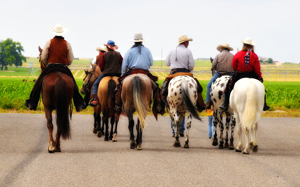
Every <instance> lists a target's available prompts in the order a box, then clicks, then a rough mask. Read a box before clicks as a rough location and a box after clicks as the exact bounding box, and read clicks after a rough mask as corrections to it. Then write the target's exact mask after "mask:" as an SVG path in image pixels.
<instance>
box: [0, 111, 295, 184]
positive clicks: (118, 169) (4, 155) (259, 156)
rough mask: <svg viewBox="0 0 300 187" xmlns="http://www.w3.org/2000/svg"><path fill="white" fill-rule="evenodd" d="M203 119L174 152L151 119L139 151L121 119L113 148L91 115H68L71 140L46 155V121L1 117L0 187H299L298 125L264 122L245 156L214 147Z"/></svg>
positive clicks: (166, 127)
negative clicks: (94, 129) (96, 130)
mask: <svg viewBox="0 0 300 187" xmlns="http://www.w3.org/2000/svg"><path fill="white" fill-rule="evenodd" d="M202 120H203V122H199V121H196V120H193V123H192V129H191V131H190V136H191V138H190V148H189V149H184V148H175V147H173V146H172V145H173V143H174V138H172V137H171V129H170V119H169V117H159V120H158V122H156V121H155V120H154V118H153V117H150V118H149V119H148V120H147V122H148V125H147V127H146V129H145V131H144V138H143V141H144V143H143V150H142V151H137V150H132V149H130V148H129V146H130V141H129V132H128V129H127V126H128V121H127V118H125V117H124V116H123V117H122V118H121V120H120V123H119V128H118V142H111V141H110V142H104V140H103V138H101V139H99V138H97V137H96V135H94V134H93V133H92V123H93V117H92V115H73V119H72V121H71V123H72V125H71V128H72V139H71V140H67V141H62V143H61V145H62V146H61V148H62V152H61V153H54V154H49V153H48V152H47V147H48V130H47V127H46V120H45V117H44V115H42V114H0V186H1V187H2V186H93V187H94V186H300V141H299V140H300V138H299V135H300V119H299V118H262V119H261V120H260V123H259V129H258V145H259V147H258V152H256V153H253V152H250V154H249V155H243V154H242V153H237V152H235V151H232V150H228V149H223V150H220V149H218V148H217V147H213V146H212V145H211V143H212V140H211V139H208V135H207V117H203V118H202ZM235 134H236V133H235ZM180 140H181V144H182V145H183V144H184V140H183V138H181V139H180ZM234 143H235V146H236V145H237V136H235V142H234Z"/></svg>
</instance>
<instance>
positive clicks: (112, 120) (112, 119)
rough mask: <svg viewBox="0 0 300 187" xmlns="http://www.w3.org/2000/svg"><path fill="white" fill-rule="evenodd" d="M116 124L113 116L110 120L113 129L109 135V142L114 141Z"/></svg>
mask: <svg viewBox="0 0 300 187" xmlns="http://www.w3.org/2000/svg"><path fill="white" fill-rule="evenodd" d="M114 123H115V116H112V117H111V118H110V125H111V128H110V133H109V134H110V135H109V140H112V139H113V133H114Z"/></svg>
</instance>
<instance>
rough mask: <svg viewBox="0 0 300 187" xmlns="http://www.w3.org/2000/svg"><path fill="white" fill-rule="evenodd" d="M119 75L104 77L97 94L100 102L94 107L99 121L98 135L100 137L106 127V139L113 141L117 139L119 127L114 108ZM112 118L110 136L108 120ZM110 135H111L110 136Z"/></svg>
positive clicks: (96, 119)
mask: <svg viewBox="0 0 300 187" xmlns="http://www.w3.org/2000/svg"><path fill="white" fill-rule="evenodd" d="M118 78H119V77H115V76H114V77H111V76H106V77H104V78H102V80H101V81H100V83H99V87H98V92H97V96H98V99H99V104H98V105H97V106H96V107H94V111H95V114H94V116H96V117H95V121H97V126H96V127H95V128H96V132H97V136H98V137H99V138H100V137H101V136H102V134H103V132H104V128H105V132H104V135H105V137H104V140H105V141H108V140H109V139H110V140H113V142H116V141H117V127H118V121H119V120H118V119H119V118H117V119H116V117H115V110H114V102H115V101H114V94H115V93H114V91H115V89H116V85H117V84H119V81H118ZM101 112H102V114H103V116H102V124H103V125H102V128H101V126H100V119H101V118H100V119H99V117H100V113H101ZM109 118H110V123H111V129H110V136H109V133H108V120H109ZM115 121H116V125H115V128H114V124H115ZM108 136H109V137H108Z"/></svg>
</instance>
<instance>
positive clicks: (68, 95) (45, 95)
mask: <svg viewBox="0 0 300 187" xmlns="http://www.w3.org/2000/svg"><path fill="white" fill-rule="evenodd" d="M39 51H40V63H41V53H42V49H41V48H40V47H39ZM40 65H41V69H42V71H43V70H44V68H45V65H43V64H42V63H41V64H40ZM74 86H75V85H74V82H73V79H72V78H71V77H69V76H68V75H66V74H64V73H61V72H54V73H50V74H48V75H46V76H45V77H44V78H43V82H42V100H43V104H44V110H45V116H46V119H47V127H48V131H49V146H48V152H49V153H54V152H60V151H61V149H60V136H62V138H63V139H68V138H70V137H71V131H70V122H69V113H68V111H69V107H70V108H72V107H71V106H70V104H71V101H72V97H73V92H74ZM55 109H56V125H57V131H56V138H55V140H54V139H53V135H52V133H53V124H52V111H53V110H55ZM70 111H71V110H70ZM70 115H71V114H70Z"/></svg>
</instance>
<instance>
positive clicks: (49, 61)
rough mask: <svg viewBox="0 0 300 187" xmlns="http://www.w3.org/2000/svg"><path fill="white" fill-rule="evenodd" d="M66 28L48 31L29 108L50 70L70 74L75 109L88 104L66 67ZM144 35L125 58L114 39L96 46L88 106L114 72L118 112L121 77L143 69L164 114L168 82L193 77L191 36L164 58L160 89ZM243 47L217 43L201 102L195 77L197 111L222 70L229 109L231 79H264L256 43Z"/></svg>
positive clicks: (138, 36)
mask: <svg viewBox="0 0 300 187" xmlns="http://www.w3.org/2000/svg"><path fill="white" fill-rule="evenodd" d="M67 31H68V30H67V29H66V28H64V27H62V26H61V25H60V24H57V25H56V26H55V27H52V28H51V32H52V33H53V34H54V35H55V36H54V38H53V39H51V40H49V41H48V42H47V43H46V45H45V47H44V48H43V51H42V53H41V56H40V60H41V67H42V66H44V67H45V68H44V69H42V73H41V75H40V76H39V78H38V80H37V81H36V83H35V85H34V88H33V89H32V91H31V94H30V99H28V100H26V103H25V105H26V106H27V107H28V108H29V109H30V110H36V108H37V105H38V101H39V97H40V92H41V89H42V80H43V77H44V76H45V75H47V74H49V73H51V72H55V71H59V72H62V73H65V74H67V75H69V76H70V77H72V79H73V81H74V85H75V86H74V94H73V100H74V105H75V107H76V111H77V112H79V111H81V110H82V109H85V108H86V107H87V103H85V102H84V100H83V98H82V97H81V95H80V93H79V90H78V87H77V84H76V82H75V79H74V77H73V75H72V73H71V71H70V70H69V68H68V66H69V65H71V64H72V61H73V59H74V56H73V52H72V48H71V45H70V43H69V42H67V41H66V40H65V39H64V38H63V35H65V34H66V32H67ZM143 41H144V39H143V36H142V34H141V33H136V34H134V40H133V42H134V45H133V46H132V47H131V48H130V49H129V50H128V51H127V52H126V54H125V56H124V58H123V57H122V55H121V54H120V53H119V52H117V51H116V50H117V49H118V46H117V45H116V44H115V42H114V41H112V40H109V41H108V42H107V43H106V44H104V46H102V47H99V48H97V50H98V51H99V55H98V56H97V58H96V64H97V65H98V66H99V67H100V69H101V72H102V74H101V75H100V76H99V77H98V79H97V80H96V81H95V82H94V84H93V87H92V98H91V100H90V102H89V105H91V106H97V105H98V103H99V101H98V98H97V90H98V85H99V83H100V81H101V79H102V78H103V77H105V76H117V77H119V84H118V85H117V88H116V91H115V96H114V99H115V110H116V112H117V113H121V111H122V101H121V91H122V81H123V80H124V79H125V78H126V77H127V76H128V75H131V74H137V73H142V74H145V75H147V76H148V77H149V78H150V79H151V80H152V87H153V101H154V103H153V107H154V110H155V111H156V112H157V113H160V114H163V113H164V111H165V105H167V106H168V103H167V101H166V97H167V95H168V83H169V81H170V80H171V79H172V78H174V77H175V76H180V75H188V76H191V77H193V74H192V73H191V72H192V71H193V69H194V66H195V61H194V58H193V55H192V52H191V51H190V50H189V49H188V46H189V42H190V41H193V39H191V38H188V37H187V36H186V35H184V36H181V37H179V39H178V46H177V47H176V48H175V49H173V50H172V51H170V53H169V54H168V56H167V59H166V65H167V66H170V69H171V71H170V74H169V76H168V77H167V78H166V79H165V81H164V82H163V84H162V86H161V89H160V88H159V85H158V84H157V83H156V81H157V80H158V78H157V77H156V76H153V75H152V74H151V73H150V72H149V68H150V67H151V66H152V65H153V58H152V54H151V52H150V50H149V49H148V48H146V47H145V46H144V45H143ZM242 42H243V49H242V50H241V51H239V52H238V53H237V54H236V55H234V56H233V55H232V54H231V53H230V52H229V51H232V48H231V47H229V45H228V44H223V45H219V46H218V47H217V50H219V51H220V53H219V54H218V55H217V56H216V57H215V59H214V60H213V64H212V69H214V70H216V73H215V74H214V76H213V78H212V79H211V81H210V82H209V84H208V85H207V92H208V93H207V95H206V96H207V97H206V104H204V101H203V98H202V94H201V93H202V90H203V89H202V87H201V85H200V83H199V81H198V80H197V79H196V78H195V80H196V82H197V84H198V87H197V92H198V99H197V104H196V106H197V110H198V111H199V112H201V111H203V110H204V109H206V108H207V109H210V107H211V106H210V103H211V102H210V98H209V91H210V87H211V83H212V82H213V81H214V80H215V79H216V78H217V77H218V76H221V75H223V74H230V75H232V76H233V77H232V80H231V81H229V83H228V85H227V87H226V91H225V98H226V99H225V102H224V104H223V105H222V106H220V108H222V109H223V110H227V109H228V103H229V95H230V90H231V89H232V88H233V86H234V83H235V82H236V81H237V80H238V79H240V78H243V77H250V78H256V79H258V80H261V81H263V79H262V77H261V71H260V64H259V60H258V57H257V55H256V54H255V53H254V45H255V43H254V42H253V41H252V40H251V39H249V38H247V39H245V40H243V41H242ZM267 109H268V106H267V105H266V104H265V107H264V110H267Z"/></svg>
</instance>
